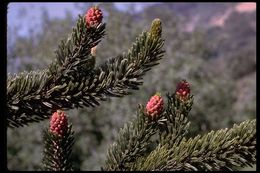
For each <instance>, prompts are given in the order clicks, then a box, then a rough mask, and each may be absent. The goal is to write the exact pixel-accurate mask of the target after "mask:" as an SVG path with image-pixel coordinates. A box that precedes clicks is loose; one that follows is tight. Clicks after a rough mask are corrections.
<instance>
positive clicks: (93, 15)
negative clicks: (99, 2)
mask: <svg viewBox="0 0 260 173" xmlns="http://www.w3.org/2000/svg"><path fill="white" fill-rule="evenodd" d="M102 19H103V13H102V11H101V10H100V9H99V8H98V7H96V6H94V7H91V8H90V9H89V10H88V11H87V13H86V15H85V20H86V23H87V26H88V27H89V26H94V25H98V24H100V23H101V22H102Z"/></svg>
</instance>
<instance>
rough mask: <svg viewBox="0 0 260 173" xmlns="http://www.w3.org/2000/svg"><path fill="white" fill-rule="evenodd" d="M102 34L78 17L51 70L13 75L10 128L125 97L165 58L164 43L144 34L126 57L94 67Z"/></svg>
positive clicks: (9, 90) (9, 98)
mask: <svg viewBox="0 0 260 173" xmlns="http://www.w3.org/2000/svg"><path fill="white" fill-rule="evenodd" d="M104 35H105V24H104V23H101V24H99V25H98V26H97V27H90V28H87V27H86V22H85V20H84V18H83V17H82V16H79V19H78V21H77V26H76V28H74V29H73V32H72V34H70V35H69V37H68V38H67V40H66V41H64V40H63V41H61V43H60V45H59V48H58V50H57V51H56V55H57V57H56V60H55V61H54V62H53V63H52V64H51V65H50V66H49V67H48V68H47V69H44V70H42V71H33V72H22V73H19V74H14V75H11V74H9V75H8V81H7V107H8V109H7V124H8V126H9V127H20V126H24V125H26V124H28V123H30V122H35V121H36V122H37V121H40V120H44V119H47V118H48V117H49V116H50V115H51V114H52V113H53V112H54V111H56V110H57V109H61V108H62V109H64V110H66V109H73V108H79V107H89V106H92V107H95V106H97V105H99V104H100V101H104V100H107V98H108V97H111V96H112V97H122V96H124V95H128V94H130V93H131V90H138V89H139V86H140V85H141V84H142V81H143V78H142V77H143V76H144V74H145V73H146V72H147V71H149V70H150V69H151V67H153V66H155V65H157V64H158V60H160V59H161V58H162V56H163V53H164V50H163V49H162V47H163V44H164V41H163V40H162V38H161V37H160V36H159V35H158V36H157V37H149V31H144V32H143V33H142V34H141V35H139V36H138V37H137V39H136V42H135V43H134V44H133V45H132V47H131V48H130V49H129V51H128V52H127V53H123V54H121V55H118V56H116V57H114V58H110V59H108V60H107V61H106V62H105V63H104V64H101V65H99V66H97V67H95V56H93V55H92V54H91V49H92V48H93V47H95V46H96V45H97V44H98V43H99V42H100V39H101V38H102V37H104ZM100 51H102V50H100Z"/></svg>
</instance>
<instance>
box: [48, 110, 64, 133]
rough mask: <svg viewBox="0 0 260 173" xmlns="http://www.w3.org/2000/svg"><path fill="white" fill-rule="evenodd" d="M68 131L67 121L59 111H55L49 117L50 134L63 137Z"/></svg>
mask: <svg viewBox="0 0 260 173" xmlns="http://www.w3.org/2000/svg"><path fill="white" fill-rule="evenodd" d="M67 129H68V119H67V116H66V115H65V113H64V112H63V111H61V110H57V111H56V112H54V113H53V114H52V116H51V120H50V129H49V130H50V132H52V133H54V134H56V135H59V136H60V137H61V136H63V135H64V134H65V133H66V131H67Z"/></svg>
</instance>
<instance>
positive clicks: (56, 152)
mask: <svg viewBox="0 0 260 173" xmlns="http://www.w3.org/2000/svg"><path fill="white" fill-rule="evenodd" d="M73 144H74V132H73V131H72V125H69V126H68V131H67V132H66V133H65V134H64V135H63V136H62V137H60V136H58V135H56V134H53V133H51V132H50V131H49V130H45V131H44V153H43V156H44V157H43V161H42V163H43V170H45V171H72V170H73V168H72V164H71V151H72V146H73Z"/></svg>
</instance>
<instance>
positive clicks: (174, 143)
mask: <svg viewBox="0 0 260 173" xmlns="http://www.w3.org/2000/svg"><path fill="white" fill-rule="evenodd" d="M102 18H103V13H102V11H101V9H100V8H99V7H96V6H95V7H92V8H90V9H89V10H88V11H87V12H86V14H85V16H81V15H79V17H78V20H77V24H76V27H75V28H73V30H72V33H71V34H70V35H69V36H68V38H67V39H65V40H62V41H61V42H60V44H59V46H58V49H57V51H56V59H55V60H54V61H53V62H52V63H51V64H50V65H49V67H47V68H46V69H43V70H40V71H32V72H22V73H19V74H13V75H12V74H9V75H8V81H7V108H8V109H7V110H8V112H7V125H8V127H12V128H14V127H15V128H21V127H22V126H24V125H30V123H31V122H39V121H42V120H45V119H49V120H50V126H49V128H48V129H45V130H44V135H43V139H44V150H43V160H42V161H43V162H42V163H43V166H42V168H43V170H49V171H71V170H73V165H72V162H71V153H72V152H73V144H74V131H73V130H72V124H70V123H69V121H68V117H67V115H66V114H65V112H64V111H65V110H68V109H74V108H80V107H81V108H83V107H89V106H92V107H96V106H98V105H99V104H100V102H101V101H105V100H107V99H108V98H109V97H123V96H125V95H128V94H131V92H132V91H133V90H138V89H139V86H140V85H141V84H142V82H143V81H142V79H143V76H144V74H145V73H146V72H147V71H149V70H150V69H151V68H152V67H153V66H155V65H157V64H158V63H159V62H158V61H159V60H160V59H161V58H162V57H163V55H164V50H163V44H164V40H163V39H162V38H161V36H162V24H161V21H160V19H155V20H154V21H153V22H152V24H151V27H150V29H149V30H148V31H144V32H143V33H142V34H140V35H139V36H138V37H137V39H136V41H135V43H133V45H132V47H131V48H130V49H129V51H128V52H127V53H122V54H120V55H118V56H115V57H113V58H110V59H108V60H107V61H106V62H105V63H104V64H101V65H96V64H95V59H96V58H97V57H96V51H102V50H98V47H97V45H98V43H99V42H100V41H101V38H102V37H104V36H105V23H102ZM173 91H174V92H172V93H167V94H166V96H162V95H161V94H160V93H156V94H155V95H153V96H151V98H150V100H149V101H148V102H147V104H146V105H145V106H144V105H142V104H140V105H139V107H138V110H137V112H136V117H135V118H134V119H133V120H132V121H130V122H128V123H126V124H125V125H124V127H123V128H122V129H120V131H119V134H118V137H117V139H116V141H115V142H114V143H113V144H112V145H111V146H110V147H109V149H108V152H107V157H106V161H105V165H103V167H101V169H102V170H106V171H111V170H117V171H129V170H144V171H148V170H160V171H170V170H171V171H179V170H184V171H186V170H189V171H191V170H193V171H194V170H196V171H197V170H206V171H212V170H217V171H224V170H236V169H237V168H240V167H245V166H252V164H255V163H256V120H255V119H254V120H247V121H244V122H242V123H241V124H239V125H236V124H235V125H234V126H233V127H232V128H230V129H228V128H226V129H221V130H217V131H211V132H209V133H207V134H199V135H197V136H195V137H190V136H189V135H188V133H189V127H190V125H191V122H190V121H189V120H188V119H189V113H190V111H191V109H192V105H193V95H192V94H191V84H190V83H189V82H188V81H186V80H181V81H180V82H179V83H178V84H177V85H176V89H175V90H173ZM196 104H199V103H196ZM86 118H87V117H86Z"/></svg>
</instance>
